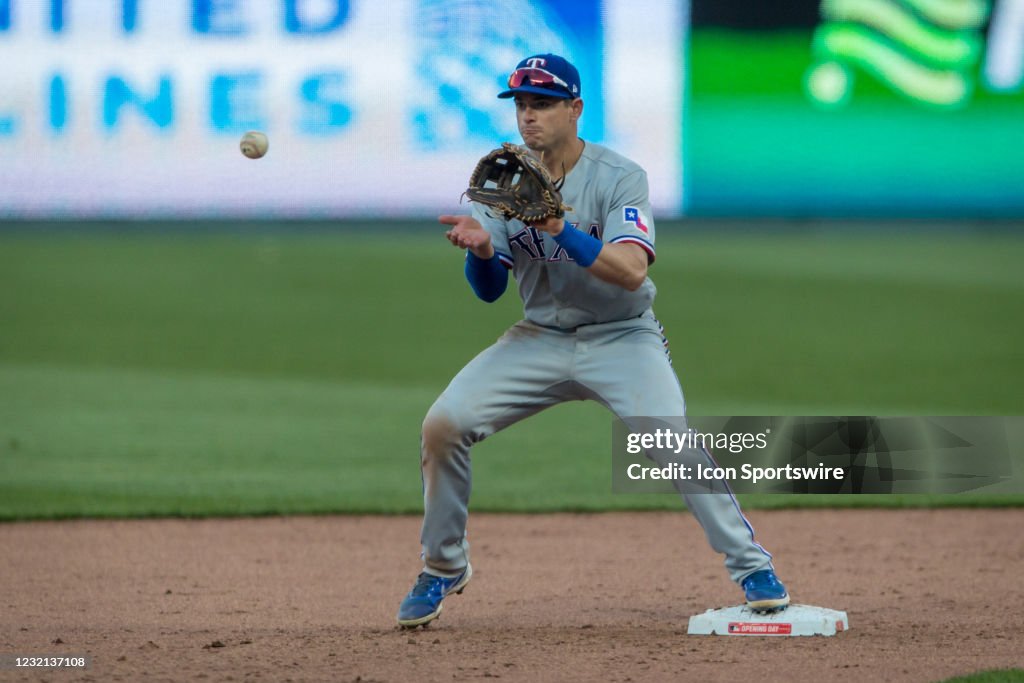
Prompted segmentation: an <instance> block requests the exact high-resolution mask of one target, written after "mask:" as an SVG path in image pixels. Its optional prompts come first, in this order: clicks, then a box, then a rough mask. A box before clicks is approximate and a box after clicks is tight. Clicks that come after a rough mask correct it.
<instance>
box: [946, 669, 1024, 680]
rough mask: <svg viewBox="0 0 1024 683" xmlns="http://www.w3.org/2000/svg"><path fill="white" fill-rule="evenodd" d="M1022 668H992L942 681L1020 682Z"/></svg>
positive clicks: (1023, 672) (1022, 678)
mask: <svg viewBox="0 0 1024 683" xmlns="http://www.w3.org/2000/svg"><path fill="white" fill-rule="evenodd" d="M1022 682H1024V669H992V670H990V671H979V672H978V673H975V674H967V675H966V676H957V677H956V678H947V679H946V680H945V681H943V682H942V683H1022Z"/></svg>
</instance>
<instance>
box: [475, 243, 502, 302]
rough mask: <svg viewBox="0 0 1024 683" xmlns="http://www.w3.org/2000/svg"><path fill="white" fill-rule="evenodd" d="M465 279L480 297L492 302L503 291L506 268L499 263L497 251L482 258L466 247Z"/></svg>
mask: <svg viewBox="0 0 1024 683" xmlns="http://www.w3.org/2000/svg"><path fill="white" fill-rule="evenodd" d="M466 279H467V280H469V286H470V287H472V288H473V292H474V293H475V294H476V295H477V296H478V297H479V298H480V299H483V300H484V301H486V302H487V303H492V302H494V301H497V300H498V298H499V297H500V296H501V295H502V294H504V293H505V288H506V287H507V286H508V269H507V268H506V267H505V266H504V265H503V264H502V263H501V259H499V258H498V255H497V253H495V254H494V256H492V257H491V258H489V259H482V258H480V257H478V256H476V255H474V254H473V252H471V251H469V250H468V249H467V250H466Z"/></svg>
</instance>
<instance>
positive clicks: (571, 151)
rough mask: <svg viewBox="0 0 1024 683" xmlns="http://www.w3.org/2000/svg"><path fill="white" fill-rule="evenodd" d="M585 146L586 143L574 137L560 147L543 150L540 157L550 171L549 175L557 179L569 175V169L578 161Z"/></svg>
mask: <svg viewBox="0 0 1024 683" xmlns="http://www.w3.org/2000/svg"><path fill="white" fill-rule="evenodd" d="M585 146H586V143H584V142H583V140H581V139H580V138H578V137H575V138H573V139H572V140H569V141H568V142H567V143H566V144H564V145H562V146H561V147H557V148H554V149H551V150H547V151H545V152H544V154H543V155H542V156H541V158H542V159H543V161H544V165H545V166H547V169H548V171H550V172H551V177H553V178H554V179H555V180H558V179H559V178H562V177H564V176H567V175H569V171H571V170H572V169H573V167H575V166H576V164H577V163H579V160H580V157H581V156H582V155H583V148H584V147H585Z"/></svg>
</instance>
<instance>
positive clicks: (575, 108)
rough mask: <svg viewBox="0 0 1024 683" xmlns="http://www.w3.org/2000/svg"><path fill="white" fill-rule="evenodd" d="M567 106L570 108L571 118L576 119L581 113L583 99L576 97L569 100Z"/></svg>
mask: <svg viewBox="0 0 1024 683" xmlns="http://www.w3.org/2000/svg"><path fill="white" fill-rule="evenodd" d="M569 108H570V109H572V114H571V115H570V116H571V118H572V120H573V121H575V120H577V119H578V118H579V117H580V115H581V114H583V100H582V99H580V98H579V97H577V98H576V99H574V100H572V101H571V102H569Z"/></svg>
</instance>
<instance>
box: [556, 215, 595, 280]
mask: <svg viewBox="0 0 1024 683" xmlns="http://www.w3.org/2000/svg"><path fill="white" fill-rule="evenodd" d="M555 242H557V243H558V246H560V247H562V249H563V250H565V253H566V254H568V255H569V256H571V257H572V260H573V261H575V262H576V263H578V264H579V265H581V266H583V267H584V268H589V267H590V266H591V265H593V263H594V261H596V260H597V255H598V254H600V253H601V248H602V247H604V242H602V241H601V240H599V239H597V238H596V237H591V236H590V235H588V234H587V233H585V232H583V231H582V230H577V229H576V228H574V227H572V224H570V223H569V221H566V222H565V226H564V227H563V228H562V232H560V233H558V234H557V235H555Z"/></svg>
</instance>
